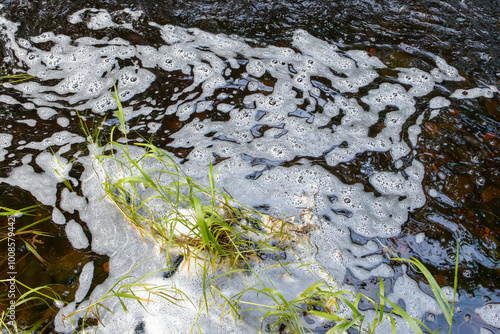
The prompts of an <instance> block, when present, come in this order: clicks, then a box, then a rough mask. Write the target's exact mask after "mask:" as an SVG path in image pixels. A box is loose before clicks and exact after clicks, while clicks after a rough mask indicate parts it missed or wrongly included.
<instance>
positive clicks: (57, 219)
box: [52, 208, 66, 225]
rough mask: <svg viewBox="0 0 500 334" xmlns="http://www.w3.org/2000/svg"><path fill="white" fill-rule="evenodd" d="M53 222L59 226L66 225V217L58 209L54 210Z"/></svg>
mask: <svg viewBox="0 0 500 334" xmlns="http://www.w3.org/2000/svg"><path fill="white" fill-rule="evenodd" d="M52 221H53V222H54V223H55V224H57V225H64V224H66V218H64V215H63V214H62V212H61V210H59V209H58V208H54V210H52Z"/></svg>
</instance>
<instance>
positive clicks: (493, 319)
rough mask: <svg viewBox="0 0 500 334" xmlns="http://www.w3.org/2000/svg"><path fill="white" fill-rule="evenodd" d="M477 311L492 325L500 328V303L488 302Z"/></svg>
mask: <svg viewBox="0 0 500 334" xmlns="http://www.w3.org/2000/svg"><path fill="white" fill-rule="evenodd" d="M476 313H477V314H478V315H479V316H480V317H481V318H482V319H483V320H484V321H485V322H486V323H487V324H488V325H490V326H492V327H496V328H500V304H486V305H484V306H482V307H479V308H477V309H476Z"/></svg>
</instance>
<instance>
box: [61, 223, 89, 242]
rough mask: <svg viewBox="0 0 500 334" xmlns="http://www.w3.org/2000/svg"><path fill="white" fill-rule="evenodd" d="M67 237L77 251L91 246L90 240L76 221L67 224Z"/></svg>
mask: <svg viewBox="0 0 500 334" xmlns="http://www.w3.org/2000/svg"><path fill="white" fill-rule="evenodd" d="M65 230H66V236H67V237H68V240H69V241H70V242H71V245H72V246H73V248H75V249H84V248H87V247H88V246H89V240H88V239H87V237H86V236H85V232H84V231H83V228H82V226H81V225H80V224H78V223H77V222H75V221H74V220H70V221H69V222H68V223H67V224H66V229H65Z"/></svg>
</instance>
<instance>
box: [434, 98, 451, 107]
mask: <svg viewBox="0 0 500 334" xmlns="http://www.w3.org/2000/svg"><path fill="white" fill-rule="evenodd" d="M450 104H451V102H450V100H448V99H445V98H444V97H442V96H436V97H433V98H432V99H431V100H430V101H429V108H431V109H439V108H444V107H448V106H450Z"/></svg>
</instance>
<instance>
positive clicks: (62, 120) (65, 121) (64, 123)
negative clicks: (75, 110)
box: [57, 117, 69, 128]
mask: <svg viewBox="0 0 500 334" xmlns="http://www.w3.org/2000/svg"><path fill="white" fill-rule="evenodd" d="M57 124H59V125H60V126H62V127H63V128H65V127H67V126H68V125H69V119H67V118H66V117H59V118H58V119H57Z"/></svg>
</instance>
